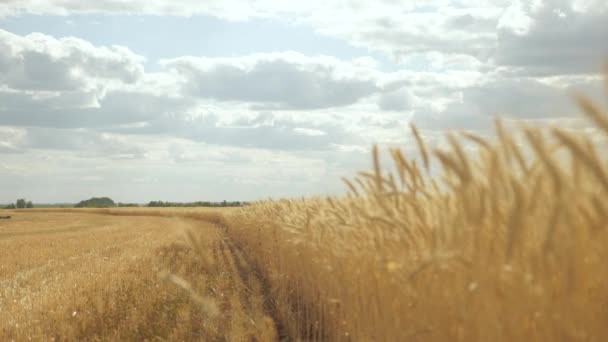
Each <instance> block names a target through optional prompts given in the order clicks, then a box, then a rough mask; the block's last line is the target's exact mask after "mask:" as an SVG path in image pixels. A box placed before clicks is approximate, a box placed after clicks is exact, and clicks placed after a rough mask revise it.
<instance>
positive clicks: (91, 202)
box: [76, 197, 116, 208]
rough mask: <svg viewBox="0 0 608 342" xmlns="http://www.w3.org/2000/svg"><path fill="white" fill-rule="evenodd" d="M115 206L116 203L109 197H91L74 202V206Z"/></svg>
mask: <svg viewBox="0 0 608 342" xmlns="http://www.w3.org/2000/svg"><path fill="white" fill-rule="evenodd" d="M115 206H116V203H114V201H112V199H111V198H109V197H93V198H91V199H88V200H85V201H80V202H79V203H78V204H76V208H111V207H115Z"/></svg>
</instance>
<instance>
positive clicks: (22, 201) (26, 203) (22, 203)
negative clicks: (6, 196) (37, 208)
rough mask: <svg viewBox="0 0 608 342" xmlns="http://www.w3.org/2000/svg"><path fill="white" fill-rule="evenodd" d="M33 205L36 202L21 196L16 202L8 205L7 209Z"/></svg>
mask: <svg viewBox="0 0 608 342" xmlns="http://www.w3.org/2000/svg"><path fill="white" fill-rule="evenodd" d="M33 207H34V203H32V201H26V200H25V198H20V199H18V200H17V201H16V202H15V203H10V204H9V205H7V206H6V208H5V209H26V208H33Z"/></svg>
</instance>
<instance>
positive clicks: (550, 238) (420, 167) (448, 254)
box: [227, 99, 608, 341]
mask: <svg viewBox="0 0 608 342" xmlns="http://www.w3.org/2000/svg"><path fill="white" fill-rule="evenodd" d="M579 102H580V105H581V108H582V109H583V111H584V113H585V114H586V115H587V116H588V117H589V118H590V120H592V121H593V122H594V123H595V124H596V125H597V127H598V132H601V133H602V135H603V137H604V138H606V137H607V136H608V115H606V114H604V113H602V112H601V111H600V110H599V109H598V108H597V107H596V106H595V105H594V104H592V103H590V102H589V101H587V100H585V99H579ZM496 131H497V136H498V139H496V140H495V141H491V140H487V139H484V138H482V137H478V136H474V135H471V134H470V133H462V134H461V137H460V138H456V137H455V136H454V135H449V136H448V140H447V141H448V142H449V144H450V146H451V148H450V149H448V150H433V151H431V150H430V149H428V148H427V147H425V145H424V141H423V140H424V139H423V138H422V137H421V135H420V133H419V132H417V131H416V130H415V129H413V134H414V136H415V138H416V141H417V143H418V145H419V149H420V154H421V157H422V163H420V161H416V160H415V159H411V160H410V159H407V158H406V157H405V156H404V155H403V154H402V152H401V151H400V150H398V149H395V150H391V151H390V155H391V157H392V161H393V165H394V171H393V172H387V171H386V168H385V167H382V166H381V165H380V162H379V159H380V158H379V156H378V151H377V150H376V149H374V153H373V162H374V169H373V170H372V171H371V172H362V173H360V175H359V176H358V177H357V178H355V179H354V180H347V181H346V183H347V186H348V187H349V188H350V189H351V191H350V194H349V196H347V197H345V198H326V199H321V198H318V199H305V200H283V201H274V202H273V201H263V202H258V203H255V204H254V205H253V206H251V207H248V208H244V209H241V210H239V211H235V212H234V215H231V217H230V223H229V229H228V230H227V234H228V236H229V237H230V238H231V239H232V240H233V241H234V242H235V243H236V244H237V245H238V246H240V247H241V248H242V249H243V250H244V252H245V253H246V255H247V256H248V257H249V259H250V260H251V261H252V262H253V263H254V265H255V266H256V267H257V269H259V270H261V272H262V273H263V274H264V275H265V278H266V280H267V281H268V283H269V284H270V286H271V289H272V299H273V305H274V307H275V310H276V313H277V317H279V318H280V319H281V320H282V321H283V322H286V326H285V329H286V330H287V331H288V333H289V335H290V336H291V337H293V338H294V339H306V340H332V341H337V340H352V341H571V340H572V341H574V340H576V341H608V327H606V318H607V317H608V283H607V282H606V279H608V267H606V264H605V262H606V260H608V248H607V246H608V204H607V203H608V164H607V162H606V158H605V157H606V150H601V149H600V148H599V147H600V146H599V145H596V143H594V142H593V141H592V139H591V137H590V136H587V135H584V134H581V133H576V132H569V131H566V130H563V129H552V128H529V127H525V126H523V127H520V128H519V129H518V130H513V129H509V130H507V129H506V128H505V127H503V125H502V124H501V123H500V122H497V125H496ZM463 140H464V141H466V142H467V143H473V144H475V146H476V147H477V148H476V151H477V152H476V154H471V153H465V151H464V147H463ZM604 141H605V140H604ZM429 170H431V171H432V170H441V171H442V172H441V175H440V176H439V177H433V176H431V175H432V174H435V172H431V171H429Z"/></svg>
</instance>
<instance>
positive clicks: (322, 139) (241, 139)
mask: <svg viewBox="0 0 608 342" xmlns="http://www.w3.org/2000/svg"><path fill="white" fill-rule="evenodd" d="M269 116H270V114H268V113H266V114H263V115H261V118H264V119H252V120H237V121H235V122H234V123H233V124H232V125H225V124H220V122H219V116H217V115H215V114H206V115H204V116H200V117H196V118H176V117H170V116H165V117H161V118H159V119H158V120H154V121H151V122H149V124H147V125H144V126H141V127H128V128H115V129H113V131H114V132H117V133H124V134H147V135H149V134H155V135H171V136H176V137H181V138H186V139H190V140H193V141H198V142H204V143H208V144H213V145H224V146H235V147H244V148H262V149H270V150H285V151H287V150H291V151H293V150H329V149H332V145H333V144H339V143H358V142H360V141H359V140H358V139H357V138H356V137H354V136H352V135H351V134H349V133H348V132H346V131H345V130H344V129H343V128H342V127H340V126H339V125H328V124H325V125H318V124H317V125H315V124H310V123H301V122H295V121H292V120H289V119H281V118H276V117H275V118H272V119H270V118H269ZM306 131H322V132H327V134H322V135H321V134H319V135H311V134H303V133H302V132H306Z"/></svg>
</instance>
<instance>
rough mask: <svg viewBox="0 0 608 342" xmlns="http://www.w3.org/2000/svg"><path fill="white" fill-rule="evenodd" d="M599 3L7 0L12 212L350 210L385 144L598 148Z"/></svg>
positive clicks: (2, 142) (5, 115)
mask: <svg viewBox="0 0 608 342" xmlns="http://www.w3.org/2000/svg"><path fill="white" fill-rule="evenodd" d="M607 37H608V2H606V1H605V0H573V1H565V0H533V1H517V0H513V1H506V0H495V1H469V0H436V1H429V0H424V1H422V0H409V1H407V0H406V1H393V0H377V1H371V0H369V1H364V0H341V1H328V0H324V1H320V0H311V1H297V2H296V1H282V0H281V1H279V0H257V1H241V0H234V1H230V0H206V1H195V0H134V1H121V0H95V1H92V0H91V1H83V0H0V203H2V202H5V203H7V202H11V201H14V200H15V199H17V198H22V197H25V198H27V199H30V200H32V201H34V202H38V203H50V202H76V201H80V200H82V199H86V198H89V197H93V196H110V197H112V198H113V199H114V200H116V201H121V202H139V203H145V202H148V201H150V200H168V201H196V200H211V201H221V200H255V199H262V198H280V197H300V196H311V195H328V194H339V193H341V192H343V191H344V190H345V187H344V185H343V184H342V183H341V181H340V178H341V177H344V176H346V177H349V176H353V175H354V174H355V173H356V172H357V171H359V170H362V169H368V168H369V166H370V161H371V157H370V148H371V146H372V144H379V145H380V146H382V147H389V146H398V147H401V148H402V149H403V150H404V151H405V152H406V153H409V152H411V153H414V150H415V145H414V142H413V139H412V137H411V136H410V134H409V128H408V125H409V123H410V122H413V123H414V124H416V125H417V126H418V127H419V128H420V129H421V131H422V135H423V137H424V139H425V140H426V141H427V142H428V143H429V144H430V145H432V146H441V141H442V140H441V137H442V136H444V134H445V133H446V132H447V131H452V130H467V131H470V132H474V133H476V134H479V135H482V136H489V137H491V136H492V134H493V133H492V123H493V119H494V117H495V116H497V115H500V116H502V117H505V118H506V119H518V120H525V121H528V122H533V123H541V124H551V125H558V126H563V127H568V128H571V129H580V130H584V131H585V132H590V134H591V133H592V132H593V129H592V128H590V127H589V124H588V123H586V122H585V121H584V120H582V119H581V117H580V115H579V112H578V110H577V109H576V108H575V106H574V105H573V103H572V99H571V95H572V94H574V93H576V92H580V93H585V94H587V95H589V96H591V97H592V98H594V99H596V100H597V101H604V102H605V99H606V96H605V91H604V88H603V87H602V82H603V81H602V73H601V71H602V68H603V66H604V65H605V63H606V61H608V38H607Z"/></svg>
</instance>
